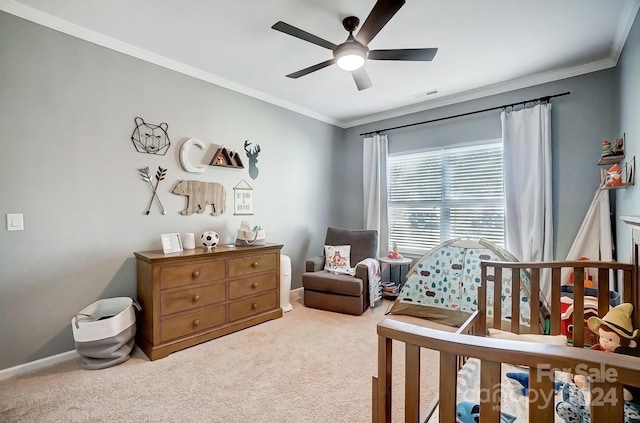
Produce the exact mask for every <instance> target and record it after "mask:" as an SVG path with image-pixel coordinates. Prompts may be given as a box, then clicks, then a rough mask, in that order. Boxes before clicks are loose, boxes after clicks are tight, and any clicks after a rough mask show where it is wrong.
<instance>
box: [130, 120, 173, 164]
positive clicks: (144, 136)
mask: <svg viewBox="0 0 640 423" xmlns="http://www.w3.org/2000/svg"><path fill="white" fill-rule="evenodd" d="M135 122H136V129H134V130H133V134H131V141H132V142H133V145H134V147H135V148H136V150H137V151H138V153H148V154H159V155H162V156H164V155H165V154H166V152H167V150H169V146H170V145H171V141H169V134H167V129H169V125H167V124H166V123H161V124H160V125H154V124H152V123H146V122H145V121H144V119H142V118H141V117H136V118H135Z"/></svg>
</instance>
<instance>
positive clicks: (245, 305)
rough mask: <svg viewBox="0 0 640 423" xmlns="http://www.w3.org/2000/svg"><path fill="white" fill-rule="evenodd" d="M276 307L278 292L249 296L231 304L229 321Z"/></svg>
mask: <svg viewBox="0 0 640 423" xmlns="http://www.w3.org/2000/svg"><path fill="white" fill-rule="evenodd" d="M274 308H276V293H275V292H273V293H269V294H264V295H260V296H259V297H253V298H247V299H246V300H240V301H236V302H234V303H231V304H229V321H234V320H238V319H242V318H244V317H249V316H251V315H254V314H258V313H262V312H263V311H267V310H271V309H274Z"/></svg>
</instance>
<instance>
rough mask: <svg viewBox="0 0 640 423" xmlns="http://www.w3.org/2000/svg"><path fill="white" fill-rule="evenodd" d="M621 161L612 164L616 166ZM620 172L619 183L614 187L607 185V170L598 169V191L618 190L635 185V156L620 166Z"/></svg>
mask: <svg viewBox="0 0 640 423" xmlns="http://www.w3.org/2000/svg"><path fill="white" fill-rule="evenodd" d="M620 161H622V159H620V160H618V161H615V162H612V164H616V163H619V162H620ZM620 167H621V168H622V172H621V175H620V179H621V183H619V184H616V185H608V184H607V169H604V168H603V169H600V189H620V188H627V187H630V186H633V185H635V184H636V156H633V158H632V159H631V160H630V161H628V162H627V163H624V164H622V165H621V166H620Z"/></svg>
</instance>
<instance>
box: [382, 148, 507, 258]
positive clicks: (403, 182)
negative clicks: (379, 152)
mask: <svg viewBox="0 0 640 423" xmlns="http://www.w3.org/2000/svg"><path fill="white" fill-rule="evenodd" d="M503 175H504V172H503V160H502V142H501V141H500V140H492V141H488V142H484V143H481V144H474V145H472V146H464V147H453V148H444V149H439V150H430V151H420V152H411V153H401V154H394V155H392V156H389V160H388V187H387V188H388V190H387V196H388V197H387V200H388V205H389V231H390V242H391V243H392V245H393V243H394V242H395V243H396V244H397V245H398V249H399V250H400V251H401V252H403V253H405V254H416V255H422V254H424V253H425V252H426V251H427V250H429V249H431V248H433V247H435V246H436V245H438V244H440V243H441V242H444V241H447V240H449V239H452V238H462V237H472V238H484V239H486V240H488V241H490V242H493V243H495V244H497V245H501V246H503V245H504V187H503V182H504V176H503Z"/></svg>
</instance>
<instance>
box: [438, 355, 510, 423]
mask: <svg viewBox="0 0 640 423" xmlns="http://www.w3.org/2000/svg"><path fill="white" fill-rule="evenodd" d="M500 366H501V364H500V363H499V362H495V361H489V360H481V361H480V392H481V398H480V415H481V416H482V423H500V375H501V371H500ZM486 397H488V398H486ZM450 421H455V420H450Z"/></svg>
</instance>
